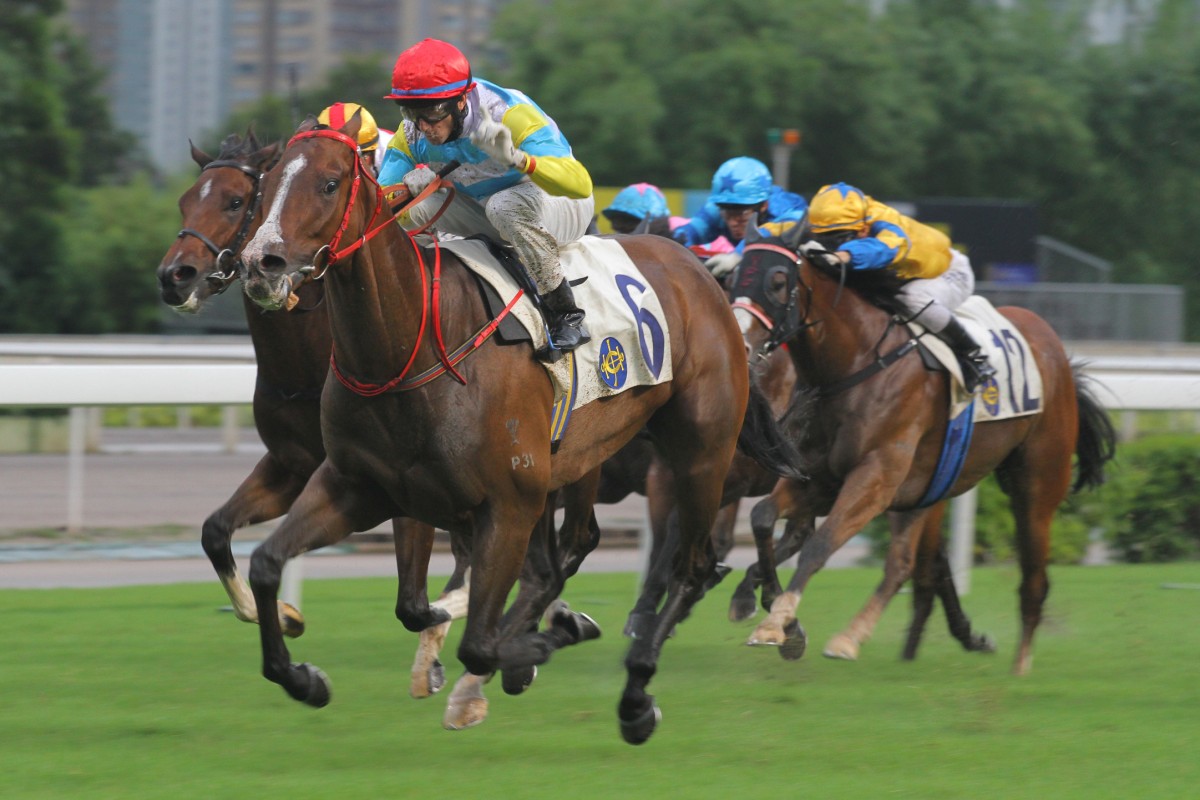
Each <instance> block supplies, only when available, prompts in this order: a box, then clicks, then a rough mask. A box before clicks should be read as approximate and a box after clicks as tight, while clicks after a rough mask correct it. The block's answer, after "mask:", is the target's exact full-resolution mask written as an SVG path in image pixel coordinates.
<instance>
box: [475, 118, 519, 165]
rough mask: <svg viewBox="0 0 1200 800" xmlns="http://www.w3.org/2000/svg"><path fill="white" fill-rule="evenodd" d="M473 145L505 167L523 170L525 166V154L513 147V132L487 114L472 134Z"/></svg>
mask: <svg viewBox="0 0 1200 800" xmlns="http://www.w3.org/2000/svg"><path fill="white" fill-rule="evenodd" d="M471 144H473V145H475V146H476V147H478V148H479V149H480V150H482V151H483V152H485V153H487V154H488V155H489V156H491V157H492V158H494V159H495V160H496V161H499V162H500V163H501V164H504V165H505V166H509V167H515V168H517V169H521V168H522V167H523V166H524V165H525V154H524V153H523V152H521V151H520V150H518V149H517V148H516V147H514V146H513V139H512V131H510V130H509V129H508V126H507V125H503V124H501V123H499V122H496V121H495V120H493V119H492V118H491V117H489V116H488V115H487V114H483V115H482V116H481V117H480V120H479V124H478V125H477V126H476V127H475V130H474V131H473V132H472V133H471Z"/></svg>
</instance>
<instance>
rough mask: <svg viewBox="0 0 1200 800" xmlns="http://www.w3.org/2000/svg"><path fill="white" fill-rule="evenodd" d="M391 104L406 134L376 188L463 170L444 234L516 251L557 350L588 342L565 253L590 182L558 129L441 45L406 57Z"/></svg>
mask: <svg viewBox="0 0 1200 800" xmlns="http://www.w3.org/2000/svg"><path fill="white" fill-rule="evenodd" d="M387 99H390V100H394V101H396V103H397V105H399V106H400V109H401V112H402V113H403V115H404V125H403V128H402V129H401V130H400V131H397V133H396V135H395V136H394V137H393V138H392V142H391V145H390V146H389V147H388V150H387V155H386V157H385V158H384V162H383V167H382V169H381V170H380V173H379V181H380V183H382V184H384V185H385V186H386V185H390V184H394V183H400V182H403V183H404V185H405V187H406V188H407V189H408V191H409V192H411V193H412V194H413V195H414V196H415V195H417V194H418V193H420V192H421V190H423V189H424V188H425V187H426V186H428V185H429V184H430V182H432V181H433V179H434V177H435V174H434V170H435V169H437V168H438V167H441V166H442V165H444V164H446V163H447V162H449V161H458V162H460V163H461V166H460V167H459V168H458V169H457V170H456V171H455V173H454V175H453V179H454V183H455V186H456V188H457V189H458V193H457V194H456V195H455V197H454V200H453V202H452V203H451V204H450V206H449V207H448V208H446V210H445V212H444V213H443V215H442V216H441V217H440V218H439V221H438V227H439V229H440V230H442V231H443V232H447V233H456V234H460V235H472V234H476V233H486V234H487V235H489V236H491V237H492V238H493V239H495V240H496V241H497V242H502V243H508V244H511V245H512V247H513V249H514V250H516V252H517V255H518V256H519V257H520V259H521V261H522V262H524V264H525V266H526V268H527V269H528V270H529V273H530V276H531V277H532V278H533V281H534V283H535V284H536V285H537V290H538V293H539V294H540V295H541V298H542V303H541V306H542V312H543V314H544V315H545V318H546V326H547V328H548V329H549V332H550V342H551V345H552V347H553V348H554V349H556V350H560V351H565V350H573V349H574V348H576V347H578V346H579V345H581V344H583V343H584V342H587V341H589V339H590V336H589V334H588V332H587V329H585V328H584V326H583V318H584V312H583V311H582V310H581V309H580V308H579V307H578V306H576V304H575V298H574V295H573V293H572V292H571V285H570V283H569V282H568V281H567V280H566V279H565V277H564V274H563V270H562V265H561V264H560V263H559V246H560V245H563V244H567V243H569V242H573V241H576V240H577V239H579V238H580V237H581V236H583V234H584V232H585V231H586V230H587V227H588V225H589V224H590V223H591V221H592V213H593V209H594V208H595V201H594V200H593V198H592V178H591V176H590V175H589V174H588V171H587V169H586V168H585V167H584V166H583V164H581V163H580V162H579V161H577V160H576V159H575V157H574V155H572V153H571V145H570V144H568V143H567V139H566V137H565V136H563V134H562V132H561V131H560V130H559V129H558V126H557V125H556V124H555V123H554V121H553V120H552V119H550V117H548V116H547V115H546V114H545V112H543V111H542V109H541V108H539V107H538V105H537V104H536V103H534V102H533V100H531V99H529V98H528V97H526V96H525V95H524V94H523V93H521V92H519V91H516V90H514V89H504V88H502V87H500V86H497V85H495V84H493V83H489V82H488V81H485V80H480V79H473V76H472V74H471V65H470V64H469V63H468V62H467V58H466V56H464V55H463V54H462V52H461V51H459V49H458V48H456V47H455V46H454V45H452V44H449V43H448V42H443V41H440V40H438V39H425V40H423V41H421V42H420V43H418V44H416V45H413V46H412V47H410V48H408V49H407V50H405V51H404V52H403V53H401V54H400V56H399V58H397V59H396V66H395V68H394V69H393V71H392V92H391V94H389V95H387ZM426 165H429V166H426ZM431 167H432V168H431ZM444 200H445V198H444V196H443V194H442V193H438V194H435V195H434V196H433V197H430V198H428V200H426V201H425V202H423V203H421V204H419V205H418V206H416V207H414V208H412V209H410V210H409V211H408V213H407V219H405V218H402V221H403V222H404V223H405V224H406V225H408V226H410V227H417V226H420V225H421V224H423V223H425V222H427V221H428V220H429V219H430V218H431V217H432V216H433V214H435V213H436V212H437V210H438V209H439V208H441V207H442V204H443V202H444Z"/></svg>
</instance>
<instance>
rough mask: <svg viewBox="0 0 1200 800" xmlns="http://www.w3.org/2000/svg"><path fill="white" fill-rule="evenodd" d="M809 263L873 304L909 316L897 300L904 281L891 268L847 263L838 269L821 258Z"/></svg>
mask: <svg viewBox="0 0 1200 800" xmlns="http://www.w3.org/2000/svg"><path fill="white" fill-rule="evenodd" d="M808 263H809V264H811V265H812V267H813V269H815V270H817V271H818V272H821V273H823V274H824V275H827V276H829V278H830V279H831V280H833V281H837V282H841V283H844V284H845V285H846V287H847V288H850V289H853V290H854V291H856V292H858V294H860V295H861V296H862V298H863V299H864V300H866V301H867V302H868V303H870V304H871V305H873V306H878V307H879V308H882V309H883V310H885V311H887V312H889V313H893V314H896V313H899V314H902V315H905V316H907V312H906V311H905V310H904V308H903V307H902V306H900V305H899V304H898V303H897V302H896V294H897V293H898V292H899V291H900V289H901V287H902V286H904V281H903V280H902V279H901V278H900V277H898V276H897V275H896V273H894V272H892V271H891V270H890V269H860V270H855V269H850V268H849V267H847V266H845V265H843V266H842V268H841V269H838V268H837V267H834V266H832V265H829V264H826V263H825V262H824V261H821V260H820V259H812V260H810V261H809V262H808Z"/></svg>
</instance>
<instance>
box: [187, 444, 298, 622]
mask: <svg viewBox="0 0 1200 800" xmlns="http://www.w3.org/2000/svg"><path fill="white" fill-rule="evenodd" d="M307 480H308V475H307V474H305V475H301V474H297V473H295V472H293V471H291V470H289V469H287V468H286V467H284V465H283V464H281V463H280V462H279V460H278V459H276V458H275V457H274V456H272V455H271V454H270V453H268V454H267V455H265V456H263V457H262V459H261V460H259V462H258V464H256V465H255V467H254V469H253V471H251V473H250V474H249V475H248V476H247V477H246V479H245V480H244V481H242V484H241V485H240V486H238V488H237V491H235V492H234V493H233V496H231V497H230V498H229V499H228V500H226V501H225V505H223V506H221V507H220V508H219V509H217V510H216V511H214V512H213V513H212V514H210V515H209V517H208V519H206V520H205V521H204V527H203V529H202V531H201V535H200V544H201V545H202V546H203V547H204V552H205V554H206V555H207V556H208V560H209V561H210V562H212V565H213V569H214V570H216V573H217V577H218V578H219V579H220V580H221V584H222V585H223V586H224V587H225V593H226V594H228V595H229V601H230V603H232V604H233V613H234V615H235V616H237V618H238V619H240V620H242V621H243V622H258V609H257V608H256V607H255V605H254V595H253V594H251V592H250V587H249V586H247V585H246V581H245V580H244V579H243V578H242V575H241V573H240V572H239V571H238V567H237V561H236V560H235V559H234V557H233V549H232V547H231V546H230V542H231V541H232V539H233V532H234V531H235V530H237V529H239V528H242V527H245V526H246V525H254V524H257V523H259V522H266V521H267V520H271V519H275V518H276V517H282V516H283V515H284V514H286V513H287V510H288V508H290V507H291V505H292V501H293V500H295V499H296V497H297V496H298V495H299V494H300V491H301V490H302V489H303V488H304V483H305V481H307ZM278 612H279V615H280V622H281V624H282V626H283V633H284V635H285V636H299V635H300V634H302V633H304V618H303V617H302V616H301V615H300V612H299V611H298V610H297V609H295V608H293V607H292V606H290V605H288V604H287V603H280V604H279V607H278Z"/></svg>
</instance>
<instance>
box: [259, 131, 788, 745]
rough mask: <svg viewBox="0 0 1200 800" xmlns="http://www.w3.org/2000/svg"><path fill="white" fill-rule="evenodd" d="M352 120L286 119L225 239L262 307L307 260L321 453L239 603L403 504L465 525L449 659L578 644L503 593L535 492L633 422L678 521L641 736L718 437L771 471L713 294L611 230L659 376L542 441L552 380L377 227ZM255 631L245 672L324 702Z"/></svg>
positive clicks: (398, 239) (265, 601)
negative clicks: (286, 135)
mask: <svg viewBox="0 0 1200 800" xmlns="http://www.w3.org/2000/svg"><path fill="white" fill-rule="evenodd" d="M357 132H358V119H357V118H352V119H351V120H350V121H349V122H347V124H346V125H345V126H344V127H342V128H341V129H340V130H332V129H325V128H322V127H318V126H316V125H315V123H314V121H312V120H308V121H306V122H305V123H304V124H303V125H302V126H301V128H300V130H299V131H298V132H297V134H296V136H295V137H293V139H292V141H291V142H290V143H289V146H288V147H287V149H286V150H285V151H284V154H283V157H282V159H281V161H280V163H279V165H278V166H277V167H276V168H275V169H273V170H272V171H271V173H270V174H269V175H268V176H267V179H266V181H265V188H264V203H265V208H266V216H265V219H264V222H263V225H262V226H261V227H260V228H259V230H258V232H257V233H256V234H255V236H254V238H253V239H252V240H251V241H250V243H249V244H248V245H247V246H246V248H245V250H244V252H243V258H244V264H245V270H246V273H245V277H244V289H245V291H246V293H247V294H248V295H249V296H250V297H251V299H253V300H255V302H257V303H259V305H262V306H264V307H266V308H271V309H274V308H279V307H281V306H283V305H284V304H285V303H286V302H287V298H288V297H289V295H290V293H291V291H292V287H293V285H295V284H296V283H297V282H298V281H299V279H300V276H301V275H302V274H306V273H310V272H312V271H314V270H315V271H317V272H319V273H320V274H322V275H323V276H324V282H325V284H326V302H327V303H328V304H329V306H330V322H331V328H332V331H333V359H332V362H331V366H332V370H331V372H332V377H331V378H330V380H328V381H327V382H326V385H325V391H324V394H323V396H322V404H321V409H322V422H323V425H324V428H325V444H326V459H325V461H324V462H323V463H322V465H321V466H320V467H319V468H318V469H317V471H316V472H315V473H314V474H313V477H312V479H311V480H310V481H309V483H308V485H307V486H306V487H305V489H304V491H303V492H302V493H301V494H300V496H299V498H297V500H296V502H295V503H294V504H293V506H292V509H291V510H290V511H289V513H288V515H287V517H286V518H285V519H284V521H283V523H282V524H281V525H280V526H279V528H277V529H276V530H275V532H274V533H273V534H271V536H270V537H268V538H267V540H266V541H264V542H263V543H262V544H261V545H260V546H259V547H258V548H257V549H256V550H255V552H254V555H253V557H252V558H251V571H250V585H251V588H252V590H253V592H254V596H255V600H256V602H257V604H258V606H259V608H265V607H271V606H273V604H274V603H275V602H276V598H277V594H278V589H279V579H280V573H281V571H282V569H283V565H284V564H285V563H286V561H287V560H288V559H289V558H292V557H293V556H295V555H298V554H300V553H303V552H306V551H308V550H312V549H314V548H317V547H321V546H324V545H327V544H331V543H333V542H336V541H338V540H340V539H342V538H344V537H345V536H347V535H348V534H350V533H351V532H352V531H355V530H362V529H364V528H369V527H371V526H373V525H375V524H378V522H379V521H380V520H381V519H386V518H387V517H389V516H395V515H398V514H405V515H411V516H414V517H417V518H418V519H422V520H424V521H426V522H428V523H430V524H434V525H437V526H439V527H443V528H446V529H447V530H450V531H451V533H452V534H454V533H456V532H459V533H462V534H465V535H467V536H469V537H470V540H471V572H472V577H471V584H472V586H471V593H470V601H469V613H468V615H467V623H466V628H465V631H464V633H463V638H462V642H461V644H460V646H459V649H458V656H459V659H460V661H462V663H463V664H464V666H465V667H466V668H467V670H468V672H469V673H471V674H473V675H475V676H484V675H488V674H490V673H492V672H494V671H496V670H498V669H499V670H505V671H507V670H509V669H522V668H526V667H528V666H530V665H536V664H539V663H544V662H545V661H546V660H547V659H548V658H549V657H550V655H551V653H552V652H553V651H554V650H555V649H557V648H559V647H562V646H565V645H569V644H574V643H576V642H578V641H580V640H581V639H582V638H586V637H584V636H581V633H582V632H583V630H584V628H585V627H586V626H585V625H584V624H583V622H584V621H583V620H580V619H579V618H578V617H577V616H573V615H570V614H567V615H561V616H557V617H556V618H555V624H553V625H552V626H551V627H550V628H549V629H547V630H546V631H543V632H540V633H533V632H530V630H529V623H530V618H529V616H528V611H529V609H528V608H521V609H520V613H518V607H519V606H521V594H518V597H517V600H516V601H514V605H513V608H511V609H510V610H509V613H508V614H504V608H505V603H506V600H507V597H508V594H509V592H510V590H511V589H512V588H513V585H514V583H515V582H516V580H517V577H518V574H519V572H520V570H521V566H522V562H523V560H524V556H525V552H526V549H527V547H528V545H529V541H530V538H531V531H532V530H533V529H534V527H535V524H538V523H539V519H545V518H546V515H545V511H546V505H547V495H548V493H549V492H552V491H554V490H556V489H558V488H559V487H566V486H571V485H574V484H576V483H577V482H578V481H581V480H587V481H588V482H590V484H591V488H590V495H591V497H590V498H586V497H585V500H594V497H595V480H594V478H589V476H595V475H596V474H597V471H598V468H599V466H600V464H601V463H602V462H603V461H604V460H605V459H606V458H608V457H609V456H611V455H612V454H613V453H615V452H616V451H617V450H618V449H619V448H620V447H621V446H622V445H623V444H624V443H625V442H627V441H629V439H631V438H632V437H633V436H635V435H636V434H637V433H638V432H639V431H640V430H641V429H642V428H643V427H649V429H650V431H651V434H652V435H653V436H654V438H655V441H656V443H657V444H658V446H659V448H660V450H661V451H662V452H663V454H664V457H665V458H666V459H667V461H668V463H669V464H670V466H671V468H672V470H673V472H674V475H675V481H676V485H677V487H678V494H677V499H678V507H679V515H680V529H681V532H682V533H681V557H680V558H679V559H678V560H677V562H676V570H675V573H674V575H673V577H672V584H671V587H670V591H669V596H668V598H667V600H666V602H665V603H664V605H663V608H662V610H661V611H660V612H659V614H658V619H657V624H656V626H655V628H654V631H653V633H652V634H651V635H650V636H647V637H646V638H644V639H638V640H635V641H634V642H633V643H632V644H631V646H630V648H629V651H628V654H627V657H626V661H625V666H626V670H627V680H626V685H625V689H624V692H623V694H622V697H621V700H620V703H619V705H618V718H619V722H620V728H621V732H622V735H623V736H624V738H625V739H626V741H629V742H631V743H641V742H644V741H646V740H647V739H648V738H649V737H650V735H651V734H652V733H653V731H654V728H655V726H656V725H657V721H658V718H659V712H658V709H657V706H656V705H655V703H654V699H653V697H652V696H651V695H649V694H648V693H647V692H646V688H647V685H648V684H649V682H650V680H651V678H652V677H653V675H654V672H655V670H656V668H657V661H658V658H659V653H660V651H661V648H662V645H663V643H664V641H665V639H666V636H667V633H668V632H669V631H670V630H671V628H672V626H673V625H674V624H675V622H677V621H678V620H680V619H681V618H682V617H684V616H685V615H686V614H687V612H688V610H689V609H690V608H691V606H692V605H693V604H694V603H695V602H696V601H697V600H698V599H699V598H700V596H701V594H702V592H703V586H704V582H705V580H706V579H707V577H708V575H709V573H710V572H711V571H712V569H713V566H714V562H715V559H714V558H713V556H712V549H711V545H710V543H709V539H708V532H709V529H710V528H711V526H712V522H713V518H714V516H715V514H716V511H717V507H718V504H719V502H720V494H721V483H722V481H723V479H724V477H725V473H726V472H727V471H728V469H729V464H730V461H731V460H732V457H733V453H734V450H735V448H736V447H737V446H738V445H739V444H741V445H742V446H744V447H752V446H754V444H755V442H756V441H757V444H759V445H761V448H760V450H759V454H760V457H761V458H763V459H770V458H771V457H772V456H774V457H775V458H776V459H777V463H778V468H779V469H780V471H781V472H786V471H788V466H789V465H788V464H786V463H784V461H783V459H782V457H781V455H780V454H782V453H784V452H785V449H781V448H782V445H781V444H780V443H778V442H776V441H773V440H770V439H769V438H768V437H769V434H772V433H775V430H774V426H773V419H771V417H770V411H769V407H766V401H765V399H763V398H762V397H761V395H758V396H757V400H755V396H754V395H753V394H752V393H751V392H750V391H749V381H748V370H747V367H746V358H745V349H744V344H743V342H742V338H741V333H740V331H739V330H738V327H737V324H736V322H735V320H734V318H733V315H732V313H731V312H730V309H729V305H728V302H727V301H726V299H725V296H724V294H723V293H722V291H721V289H720V287H719V286H718V285H717V283H716V281H715V280H713V279H712V277H711V276H709V275H708V274H707V273H706V272H705V271H704V269H703V268H702V266H701V265H700V264H698V263H697V262H696V261H695V259H693V258H692V257H691V256H690V255H689V254H688V253H687V252H686V250H684V249H683V248H682V247H680V246H679V245H677V244H675V243H673V242H670V241H667V240H664V239H662V238H660V237H651V236H647V237H636V238H630V239H624V240H621V246H622V247H623V248H624V249H625V251H626V252H627V253H628V255H629V257H630V258H631V259H632V260H633V262H634V263H635V264H637V265H638V267H639V268H640V270H641V273H642V275H643V276H644V278H645V280H646V281H647V282H648V283H649V284H650V286H651V287H652V288H653V290H654V291H655V293H656V294H657V296H658V299H659V302H660V303H661V306H662V309H663V314H664V319H663V320H661V321H660V320H653V321H650V320H645V319H644V318H643V324H644V326H647V327H645V328H643V333H645V332H646V330H648V329H649V328H650V327H655V326H658V327H660V328H665V330H668V331H669V332H670V336H671V340H670V341H671V359H672V360H671V366H672V370H673V377H672V380H670V381H668V382H664V383H660V384H657V385H654V386H649V387H639V388H638V389H636V390H629V391H625V392H622V393H620V394H617V395H615V396H612V397H608V398H606V399H604V400H602V401H598V402H593V403H591V404H589V405H586V406H583V407H581V408H578V409H576V410H575V411H574V414H573V416H572V419H571V424H570V427H569V428H568V430H567V432H566V434H565V436H564V438H563V439H562V441H561V446H560V448H559V449H558V450H557V452H556V453H554V454H553V455H552V454H551V447H550V423H551V420H550V414H551V406H552V400H553V392H552V388H551V383H550V381H549V379H548V378H547V377H546V374H545V371H544V369H543V367H542V366H541V365H540V364H538V363H537V362H536V361H535V360H534V359H533V358H532V357H531V350H530V349H528V348H527V347H523V346H522V347H500V346H498V344H497V343H496V341H495V339H494V338H492V337H490V336H488V335H487V334H488V332H489V330H491V329H494V326H493V323H492V322H491V320H490V318H489V315H488V313H487V311H486V309H485V306H484V302H483V299H482V298H481V296H480V293H479V291H478V288H477V287H476V285H475V283H474V278H473V276H472V275H471V274H470V273H469V272H468V270H467V269H465V268H464V267H463V265H462V264H461V262H459V260H458V259H457V258H456V257H455V256H453V255H452V254H451V253H448V252H446V251H444V250H442V249H440V248H438V247H436V246H435V247H434V248H432V249H431V250H422V249H420V248H419V247H418V246H417V245H416V243H415V240H414V239H412V238H411V237H410V236H408V235H406V234H405V232H404V231H403V230H402V229H401V228H400V227H399V226H397V225H395V224H394V223H393V222H392V220H391V217H390V213H389V209H388V208H387V207H386V203H385V200H384V191H383V188H382V187H380V186H378V184H377V183H376V182H375V181H374V178H373V176H372V175H371V174H370V172H369V171H368V170H367V169H366V168H365V165H364V163H363V161H362V159H361V158H360V157H359V155H358V151H357V147H356V145H355V138H354V137H355V135H356V134H357ZM437 166H441V165H437ZM343 242H345V243H347V244H345V246H344V247H342V243H343ZM339 248H340V249H339ZM447 348H450V349H447ZM452 354H453V360H452ZM764 408H766V411H765V412H764V411H763V409H764ZM792 463H793V464H794V462H792ZM791 471H792V472H793V473H794V472H795V469H794V468H793V469H792V470H791ZM583 494H584V495H586V494H587V492H586V491H585V492H584V493H583ZM590 516H592V517H593V519H594V515H590ZM559 588H561V587H559ZM521 590H522V592H524V590H525V586H524V584H522V587H521ZM527 605H529V604H527ZM534 605H536V604H534ZM536 613H539V614H540V610H537V611H536ZM502 614H503V619H502ZM535 618H536V617H535ZM259 631H260V638H261V644H262V652H263V674H264V676H265V677H267V678H268V679H269V680H271V681H273V682H276V683H279V684H280V685H282V686H283V688H284V689H285V690H286V691H287V693H288V694H289V695H290V696H292V697H293V698H295V699H297V700H300V701H303V702H305V703H307V704H309V705H312V706H317V707H320V706H323V705H325V704H326V703H327V702H328V701H329V697H330V694H329V682H328V679H327V678H326V677H325V675H324V674H323V673H322V672H321V671H320V670H318V669H316V668H315V667H313V666H312V665H310V664H293V663H292V662H291V660H290V654H289V652H288V649H287V646H286V645H285V643H284V640H283V638H282V636H281V631H280V629H279V626H278V623H277V621H276V620H274V618H273V617H263V616H262V615H260V625H259Z"/></svg>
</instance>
